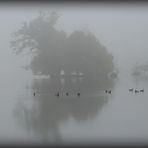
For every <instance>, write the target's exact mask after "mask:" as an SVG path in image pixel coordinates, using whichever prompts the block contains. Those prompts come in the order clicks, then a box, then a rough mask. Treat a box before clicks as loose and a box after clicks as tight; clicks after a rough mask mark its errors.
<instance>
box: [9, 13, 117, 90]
mask: <svg viewBox="0 0 148 148" xmlns="http://www.w3.org/2000/svg"><path fill="white" fill-rule="evenodd" d="M58 17H59V16H58V15H57V13H55V12H53V13H51V15H50V16H46V15H44V14H42V13H41V14H40V15H39V16H38V17H37V18H35V19H33V20H32V21H30V22H29V23H26V22H25V23H23V25H22V27H21V28H20V29H18V31H16V32H15V33H14V39H13V40H12V42H11V45H12V48H13V50H14V51H15V53H16V54H20V53H22V52H27V51H28V50H29V51H30V53H32V54H33V58H32V62H31V64H30V69H31V70H32V71H33V73H34V74H38V73H40V74H43V75H50V76H51V80H52V81H57V82H56V83H57V84H58V85H57V86H60V81H58V80H60V78H61V75H60V71H61V70H64V72H65V73H66V76H65V79H66V82H67V83H66V85H67V86H68V87H72V86H71V85H72V83H71V73H72V72H73V71H74V72H76V76H75V77H76V78H75V79H76V80H77V83H76V84H78V85H77V86H80V85H79V84H80V83H81V88H83V89H88V90H90V89H94V88H98V87H104V85H105V84H106V81H110V83H112V80H110V79H109V78H108V75H109V74H110V73H112V72H113V70H114V68H115V67H114V63H113V56H112V55H111V54H109V53H108V51H107V50H106V48H105V47H104V46H102V45H101V44H100V42H99V41H98V39H97V38H96V37H95V36H94V35H93V34H92V33H90V32H88V33H85V32H83V31H74V32H73V33H72V34H70V35H69V36H68V35H67V34H66V33H65V32H64V31H59V30H57V29H56V27H55V25H56V24H57V21H58ZM80 73H81V74H83V76H81V77H83V78H82V79H83V81H81V80H80ZM108 87H110V86H108Z"/></svg>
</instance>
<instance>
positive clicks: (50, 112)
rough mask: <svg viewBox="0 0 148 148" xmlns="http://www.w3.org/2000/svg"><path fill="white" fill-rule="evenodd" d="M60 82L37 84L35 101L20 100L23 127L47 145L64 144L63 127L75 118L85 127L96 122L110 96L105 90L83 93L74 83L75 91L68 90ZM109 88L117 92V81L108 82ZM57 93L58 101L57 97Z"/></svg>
mask: <svg viewBox="0 0 148 148" xmlns="http://www.w3.org/2000/svg"><path fill="white" fill-rule="evenodd" d="M59 82H60V81H58V82H57V81H56V82H54V84H53V83H51V82H50V81H49V80H35V81H34V83H33V86H32V89H31V97H30V98H29V99H27V98H25V97H24V98H18V102H17V105H16V108H15V111H14V115H15V117H16V119H17V121H18V122H19V123H20V125H21V126H23V128H26V130H28V131H30V132H33V133H34V135H36V136H38V137H40V138H41V139H42V141H43V142H56V143H59V142H60V143H61V142H62V133H61V132H60V127H61V125H62V124H63V123H66V122H67V121H68V120H69V119H70V118H71V117H72V118H73V119H74V120H75V121H77V122H82V123H85V122H87V120H89V121H90V120H93V119H94V118H95V116H96V115H98V113H99V112H100V110H101V109H102V107H103V106H104V104H106V103H107V102H108V95H109V94H106V93H105V91H104V90H98V92H95V93H94V91H93V92H92V93H90V92H87V91H84V90H83V89H80V88H81V85H80V83H76V85H74V84H75V83H74V84H72V83H71V87H67V85H66V86H65V85H64V84H63V83H59ZM110 82H112V83H110ZM56 83H57V84H56ZM105 84H106V86H112V88H111V87H110V88H111V89H112V90H113V86H114V85H113V84H114V83H113V81H104V85H105ZM78 86H79V87H78ZM78 90H79V91H78ZM34 92H35V95H34ZM57 92H59V96H58V97H57V96H56V95H55V94H56V93H57ZM66 92H68V95H66ZM78 93H80V96H78Z"/></svg>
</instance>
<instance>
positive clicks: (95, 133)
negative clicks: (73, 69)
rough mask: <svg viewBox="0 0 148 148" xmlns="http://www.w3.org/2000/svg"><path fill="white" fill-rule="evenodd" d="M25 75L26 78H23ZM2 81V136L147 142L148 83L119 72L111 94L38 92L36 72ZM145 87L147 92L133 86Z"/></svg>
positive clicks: (4, 138) (58, 140)
mask: <svg viewBox="0 0 148 148" xmlns="http://www.w3.org/2000/svg"><path fill="white" fill-rule="evenodd" d="M25 79H26V81H24V80H25ZM24 80H23V81H21V78H18V81H16V80H15V79H13V80H11V81H10V82H11V83H9V82H7V83H6V82H5V81H4V82H3V83H1V99H0V120H1V124H0V131H1V132H0V140H1V141H2V142H6V141H7V142H9V141H10V142H31V143H32V142H35V143H45V142H49V143H56V144H57V143H64V144H65V143H70V144H72V143H82V144H83V143H100V142H103V143H105V142H106V143H107V142H116V143H118V142H146V141H147V140H148V128H147V125H148V118H147V112H148V107H147V105H148V92H147V90H148V86H147V84H146V83H135V82H133V81H132V80H131V79H130V78H128V77H125V78H123V77H121V78H120V77H119V80H118V81H117V82H116V85H115V88H114V90H113V92H112V94H111V95H110V94H106V93H105V92H104V91H103V90H98V93H97V94H94V95H92V94H91V95H89V94H85V93H82V94H81V96H80V97H78V96H77V95H76V92H71V94H70V96H66V95H65V94H62V96H60V97H59V98H57V97H56V96H55V95H54V93H55V92H50V91H49V92H48V91H47V90H45V91H44V92H43V90H42V91H36V96H33V93H32V89H31V83H32V81H31V80H32V77H31V76H30V77H26V78H25V77H24ZM131 87H133V88H137V89H141V88H144V89H145V92H144V93H139V94H135V93H132V92H129V91H128V89H129V88H131Z"/></svg>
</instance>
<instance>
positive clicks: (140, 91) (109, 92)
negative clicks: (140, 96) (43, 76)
mask: <svg viewBox="0 0 148 148" xmlns="http://www.w3.org/2000/svg"><path fill="white" fill-rule="evenodd" d="M129 92H135V94H137V93H144V89H140V90H137V89H133V88H130V89H129ZM105 93H107V94H112V91H111V90H105ZM33 95H34V96H36V93H35V92H34V93H33ZM65 95H66V96H69V95H70V93H68V92H66V93H65ZM76 95H77V96H78V97H80V92H78V93H77V94H76ZM55 96H56V97H60V92H57V93H56V94H55Z"/></svg>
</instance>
